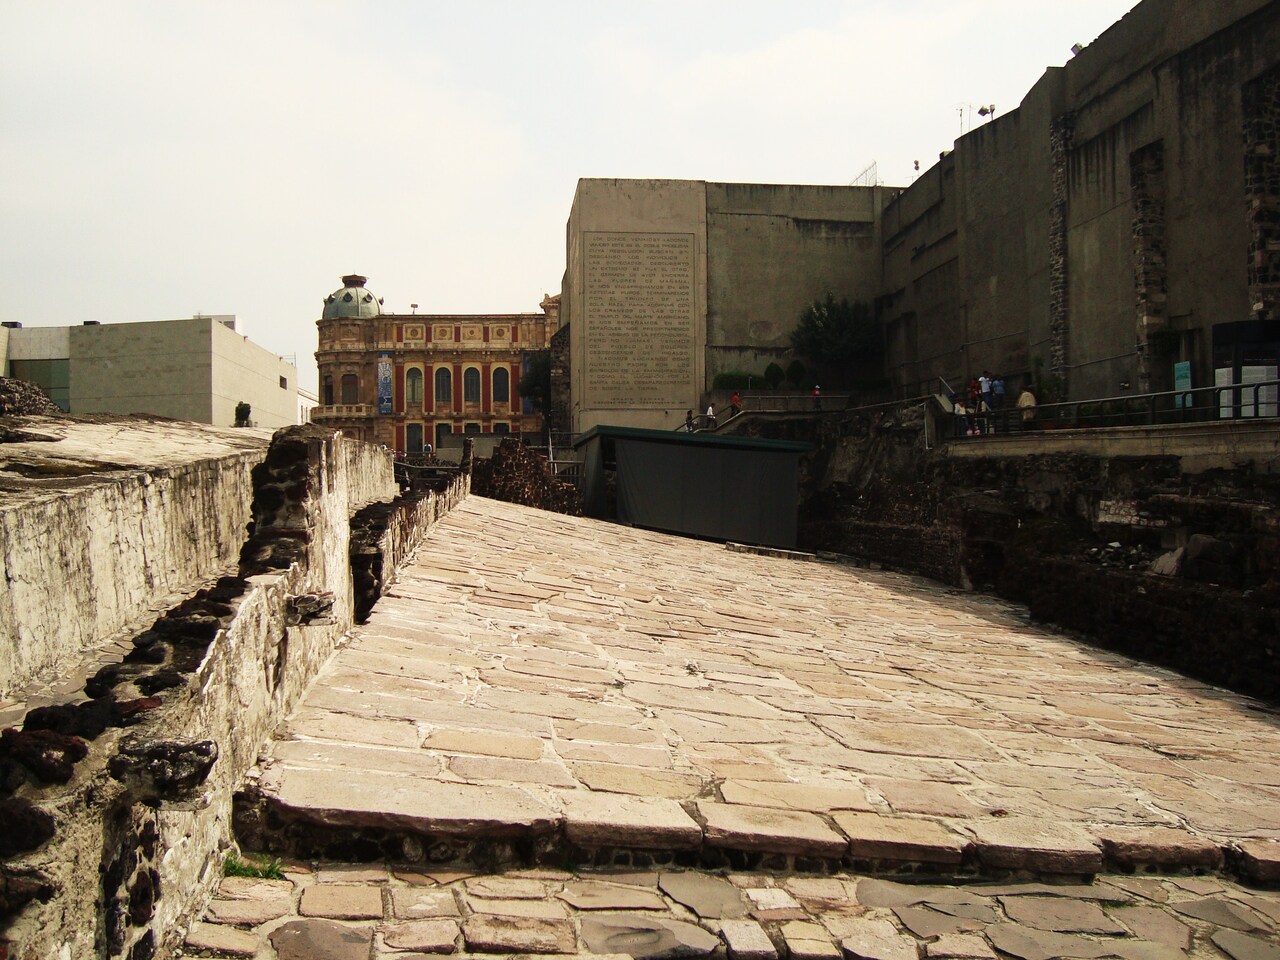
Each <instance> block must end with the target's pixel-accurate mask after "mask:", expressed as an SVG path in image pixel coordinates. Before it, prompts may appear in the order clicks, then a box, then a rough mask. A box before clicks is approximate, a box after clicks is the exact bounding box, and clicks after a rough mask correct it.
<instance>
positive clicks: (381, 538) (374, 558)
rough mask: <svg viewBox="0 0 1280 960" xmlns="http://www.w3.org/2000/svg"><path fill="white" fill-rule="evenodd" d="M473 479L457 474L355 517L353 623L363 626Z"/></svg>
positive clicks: (468, 487) (377, 505)
mask: <svg viewBox="0 0 1280 960" xmlns="http://www.w3.org/2000/svg"><path fill="white" fill-rule="evenodd" d="M470 489H471V475H470V474H469V473H463V472H461V471H459V472H458V473H455V474H453V475H452V476H451V477H450V478H448V479H446V480H444V481H443V482H442V483H440V484H439V485H438V487H437V489H431V490H418V491H415V492H410V493H406V494H402V495H401V496H399V497H397V498H396V499H395V500H392V501H390V502H388V503H374V504H371V505H369V506H368V507H365V508H364V509H363V510H360V511H359V512H357V513H356V515H355V516H353V517H352V518H351V547H350V551H351V576H352V581H353V587H354V591H355V619H356V622H357V623H364V622H365V620H366V619H367V618H368V616H369V611H370V610H372V609H373V605H374V604H375V603H377V602H378V598H379V597H380V596H382V592H383V591H384V590H385V589H386V587H387V585H388V583H390V582H391V579H392V577H393V576H394V575H395V571H396V569H397V568H398V567H399V566H400V565H401V564H402V563H404V562H405V561H406V560H407V559H408V558H409V556H410V554H411V553H412V552H413V550H414V548H416V547H417V545H418V544H419V543H421V542H422V538H423V537H425V536H426V534H427V531H428V530H430V529H431V528H432V527H433V526H435V524H436V522H437V521H439V520H440V518H441V517H443V516H445V514H447V513H448V512H449V511H450V510H452V509H453V508H454V506H456V505H457V504H458V503H459V502H461V501H462V499H463V498H465V497H466V495H467V494H468V493H469V492H470Z"/></svg>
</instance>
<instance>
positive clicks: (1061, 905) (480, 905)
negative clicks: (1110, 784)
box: [185, 862, 1280, 960]
mask: <svg viewBox="0 0 1280 960" xmlns="http://www.w3.org/2000/svg"><path fill="white" fill-rule="evenodd" d="M282 866H283V869H282V878H281V879H276V880H262V879H251V878H246V877H229V878H227V879H224V880H223V881H222V883H221V885H220V887H219V888H218V890H217V891H216V894H215V897H214V899H213V901H212V902H211V903H210V904H209V907H208V909H207V910H206V912H205V914H204V917H203V918H202V919H201V920H200V921H199V922H197V923H195V924H193V925H192V926H191V928H190V929H189V930H188V931H187V933H186V943H185V949H186V954H187V955H188V956H191V955H200V956H213V957H222V958H230V957H272V958H276V960H314V958H317V957H326V958H337V960H342V958H348V957H350V958H352V960H356V958H359V960H368V958H370V957H373V958H378V960H381V958H384V957H394V956H399V957H402V958H407V957H408V956H415V957H421V956H423V955H425V954H428V953H429V954H445V955H454V956H504V957H510V956H511V955H513V954H554V955H558V956H592V957H606V956H616V957H619V958H621V957H624V956H626V957H637V958H658V957H703V956H709V957H724V956H726V955H727V956H728V957H730V958H732V960H779V958H784V957H790V958H797V960H800V958H805V960H818V958H828V960H839V958H840V957H842V956H846V957H851V958H858V957H876V958H886V960H893V958H903V960H906V958H911V960H915V958H917V957H967V958H974V960H995V958H996V956H997V953H996V951H997V950H999V951H1000V954H999V955H1000V956H1013V957H1020V958H1025V960H1031V958H1044V957H1051V956H1062V957H1104V956H1112V957H1126V958H1170V960H1173V958H1181V957H1187V956H1197V957H1198V956H1210V955H1212V956H1220V955H1221V954H1219V953H1218V952H1217V951H1216V950H1215V949H1214V948H1215V947H1217V948H1219V949H1221V950H1222V951H1224V952H1225V953H1226V954H1227V955H1228V956H1231V957H1234V958H1239V960H1243V958H1245V957H1264V956H1273V955H1274V951H1275V947H1274V946H1273V944H1274V941H1275V938H1276V936H1277V933H1278V932H1280V895H1278V894H1276V893H1274V892H1271V893H1268V892H1264V891H1256V890H1250V889H1247V888H1244V887H1241V886H1238V885H1236V884H1233V883H1231V882H1229V881H1221V880H1217V879H1210V878H1202V877H1163V878H1160V877H1134V876H1129V875H1114V876H1111V875H1109V876H1104V877H1100V878H1099V879H1098V880H1097V881H1096V882H1094V883H1091V884H1045V883H1037V882H1012V883H1010V882H1003V883H995V884H992V883H970V884H964V885H956V884H926V883H920V882H913V883H909V884H908V883H895V882H892V881H885V880H880V879H874V878H869V877H865V876H858V875H856V874H851V873H836V874H832V875H829V876H823V877H798V876H790V875H779V874H773V873H768V872H753V873H746V872H715V871H698V870H659V869H645V870H638V869H627V870H619V869H613V870H588V871H580V872H570V871H567V870H563V869H538V870H518V871H511V872H508V873H505V874H476V873H473V872H471V871H465V870H443V869H432V868H426V869H423V868H416V867H403V868H402V867H387V866H383V865H372V866H371V865H361V864H345V863H331V862H312V863H306V862H287V863H285V864H283V865H282ZM405 951H412V953H406V952H405ZM1268 951H1271V952H1268Z"/></svg>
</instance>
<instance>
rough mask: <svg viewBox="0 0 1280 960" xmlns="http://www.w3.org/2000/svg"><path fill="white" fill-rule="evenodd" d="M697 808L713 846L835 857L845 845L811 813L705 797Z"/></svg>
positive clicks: (843, 840)
mask: <svg viewBox="0 0 1280 960" xmlns="http://www.w3.org/2000/svg"><path fill="white" fill-rule="evenodd" d="M698 811H699V813H701V814H702V817H703V819H705V820H706V824H707V826H706V839H707V843H708V844H710V845H711V846H713V847H729V848H731V849H734V850H764V851H767V852H769V853H793V854H803V855H807V856H819V857H839V856H841V855H842V854H843V853H844V852H845V850H846V849H847V848H848V842H847V841H846V840H845V838H844V837H842V836H840V835H839V834H838V833H836V832H835V831H833V830H832V829H831V828H830V827H828V826H827V825H826V824H825V823H823V822H822V820H820V819H819V818H818V817H817V816H815V815H814V814H812V813H805V812H802V811H796V810H777V809H771V808H768V807H741V806H737V805H735V804H730V803H715V802H713V801H708V800H700V801H699V802H698Z"/></svg>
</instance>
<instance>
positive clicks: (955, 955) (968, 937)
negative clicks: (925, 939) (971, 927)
mask: <svg viewBox="0 0 1280 960" xmlns="http://www.w3.org/2000/svg"><path fill="white" fill-rule="evenodd" d="M925 956H926V957H927V958H928V960H944V958H945V960H996V952H995V951H994V950H992V949H991V946H990V944H988V943H987V941H986V940H984V939H982V937H979V936H977V935H975V934H972V933H947V934H943V935H942V936H940V937H939V938H938V939H937V940H935V941H933V943H926V944H925Z"/></svg>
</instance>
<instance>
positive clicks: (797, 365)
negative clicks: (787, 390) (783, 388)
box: [787, 360, 809, 387]
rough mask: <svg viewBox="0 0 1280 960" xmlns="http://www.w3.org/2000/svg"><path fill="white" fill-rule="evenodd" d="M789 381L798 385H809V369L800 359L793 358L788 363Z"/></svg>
mask: <svg viewBox="0 0 1280 960" xmlns="http://www.w3.org/2000/svg"><path fill="white" fill-rule="evenodd" d="M787 383H794V384H795V385H796V386H797V387H807V386H808V385H809V371H808V370H807V369H806V368H805V365H804V364H803V363H801V362H800V361H799V360H792V361H791V362H790V363H789V364H787Z"/></svg>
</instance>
